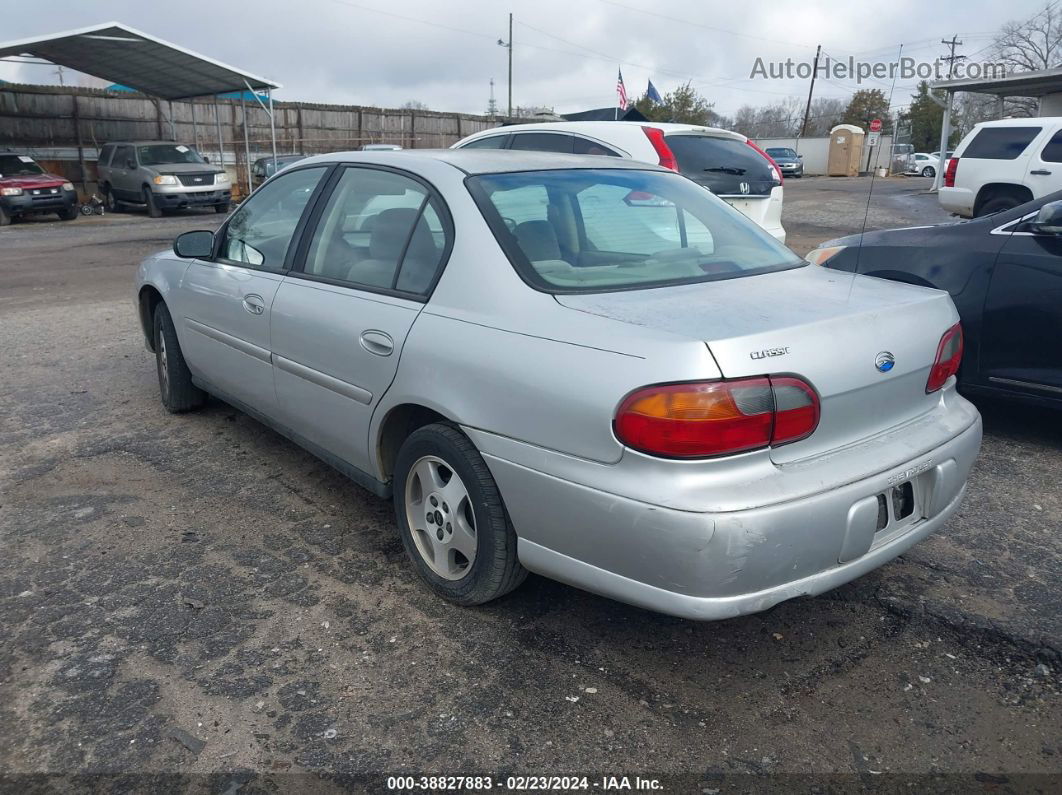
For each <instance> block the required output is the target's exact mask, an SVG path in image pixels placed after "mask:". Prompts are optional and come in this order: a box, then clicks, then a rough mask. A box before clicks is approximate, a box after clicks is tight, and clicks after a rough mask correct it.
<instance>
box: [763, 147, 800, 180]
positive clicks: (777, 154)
mask: <svg viewBox="0 0 1062 795" xmlns="http://www.w3.org/2000/svg"><path fill="white" fill-rule="evenodd" d="M765 151H766V152H767V154H768V155H770V157H771V160H773V161H774V162H775V163H776V164H777V166H778V168H780V169H781V170H782V174H784V175H785V176H787V177H795V178H796V179H800V178H801V177H802V176H804V156H803V155H799V154H797V152H796V150H795V149H790V148H789V147H788V146H772V147H769V148H768V149H766V150H765Z"/></svg>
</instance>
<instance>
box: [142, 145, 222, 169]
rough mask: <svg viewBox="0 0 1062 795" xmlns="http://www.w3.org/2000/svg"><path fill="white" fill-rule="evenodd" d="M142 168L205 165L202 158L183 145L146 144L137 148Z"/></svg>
mask: <svg viewBox="0 0 1062 795" xmlns="http://www.w3.org/2000/svg"><path fill="white" fill-rule="evenodd" d="M137 154H138V155H139V156H140V165H142V166H164V165H169V164H171V163H206V161H205V160H203V157H202V156H201V155H200V154H199V153H198V152H197V151H195V150H194V149H193V148H192V147H190V146H185V145H184V144H148V145H146V146H138V147H137Z"/></svg>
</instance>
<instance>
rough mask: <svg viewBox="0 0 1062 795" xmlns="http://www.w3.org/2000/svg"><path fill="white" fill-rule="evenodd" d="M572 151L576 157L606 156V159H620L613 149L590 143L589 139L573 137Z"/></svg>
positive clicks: (595, 142) (619, 155)
mask: <svg viewBox="0 0 1062 795" xmlns="http://www.w3.org/2000/svg"><path fill="white" fill-rule="evenodd" d="M572 151H573V152H574V153H575V154H577V155H606V156H608V157H622V155H621V154H620V153H619V152H617V151H616V150H615V149H610V148H609V147H607V146H605V145H604V144H602V143H598V142H597V141H591V140H590V139H589V138H580V137H579V136H575V139H574V142H573V148H572Z"/></svg>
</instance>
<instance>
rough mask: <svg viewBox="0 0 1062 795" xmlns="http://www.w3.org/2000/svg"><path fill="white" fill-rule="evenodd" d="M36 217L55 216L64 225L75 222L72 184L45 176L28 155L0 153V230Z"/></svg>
mask: <svg viewBox="0 0 1062 795" xmlns="http://www.w3.org/2000/svg"><path fill="white" fill-rule="evenodd" d="M40 213H57V214H58V215H59V217H60V218H61V219H62V220H64V221H73V220H74V219H75V218H77V191H75V190H74V186H73V184H71V183H70V182H68V181H67V180H66V179H64V178H63V177H58V176H56V175H55V174H49V173H48V172H47V171H45V170H44V169H43V168H41V167H40V166H38V165H37V164H36V163H35V162H34V160H33V158H32V157H30V156H29V155H20V154H18V153H16V152H0V226H7V225H8V224H9V223H11V221H12V220H13V219H15V218H20V217H22V216H25V215H36V214H40Z"/></svg>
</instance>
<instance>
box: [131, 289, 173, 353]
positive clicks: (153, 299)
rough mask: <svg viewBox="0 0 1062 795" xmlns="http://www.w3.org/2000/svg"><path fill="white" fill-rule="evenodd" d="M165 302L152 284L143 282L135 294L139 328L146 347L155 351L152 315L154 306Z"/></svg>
mask: <svg viewBox="0 0 1062 795" xmlns="http://www.w3.org/2000/svg"><path fill="white" fill-rule="evenodd" d="M164 303H166V300H165V299H164V298H163V297H162V293H161V292H159V290H158V288H157V287H155V285H153V284H145V285H144V286H143V287H141V288H140V292H139V293H138V294H137V310H138V311H137V314H139V315H140V328H141V330H142V331H143V332H144V343H145V344H146V345H147V349H148V350H149V351H151V352H152V353H154V352H155V330H154V317H155V307H157V306H158V305H159V304H164Z"/></svg>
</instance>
